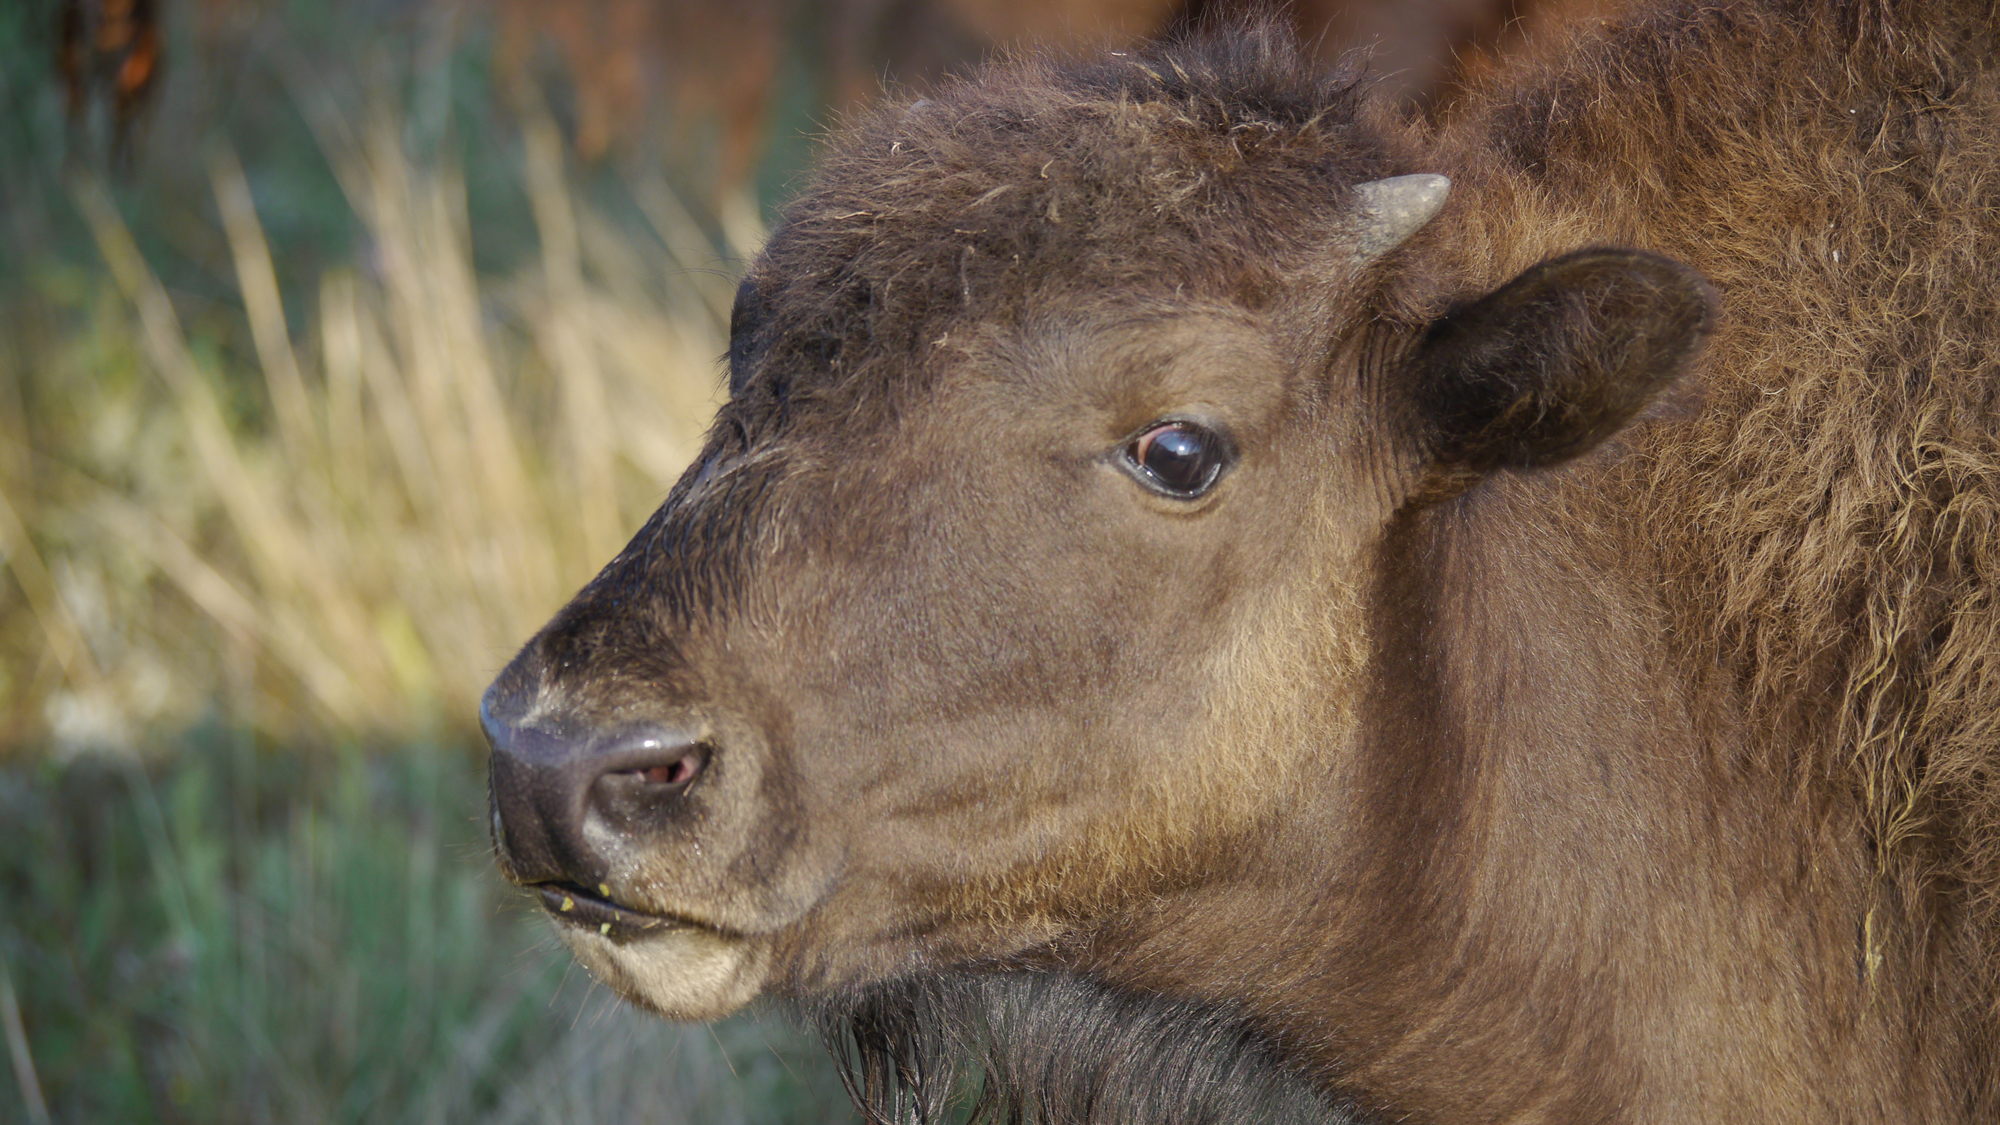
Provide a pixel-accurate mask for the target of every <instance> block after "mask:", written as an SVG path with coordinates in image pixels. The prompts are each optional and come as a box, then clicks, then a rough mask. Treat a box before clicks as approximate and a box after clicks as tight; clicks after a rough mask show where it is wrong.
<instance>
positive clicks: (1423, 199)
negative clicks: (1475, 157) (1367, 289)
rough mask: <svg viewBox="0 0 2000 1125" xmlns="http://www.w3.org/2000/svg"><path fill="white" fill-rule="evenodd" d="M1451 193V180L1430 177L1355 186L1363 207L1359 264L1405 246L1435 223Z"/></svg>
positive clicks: (1357, 245)
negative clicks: (1425, 227) (1439, 209)
mask: <svg viewBox="0 0 2000 1125" xmlns="http://www.w3.org/2000/svg"><path fill="white" fill-rule="evenodd" d="M1450 194H1451V181H1450V180H1448V179H1446V178H1444V177H1443V176H1438V175H1430V174H1419V175H1415V176H1390V177H1389V178H1388V179H1386V180H1371V181H1369V182H1368V183H1365V184H1356V185H1354V198H1355V199H1356V200H1357V201H1358V202H1359V203H1360V205H1361V206H1360V214H1359V216H1358V217H1357V218H1356V221H1355V226H1356V230H1357V233H1358V234H1359V236H1360V237H1359V240H1358V241H1357V242H1356V243H1355V246H1354V260H1355V262H1356V263H1361V262H1370V261H1373V260H1375V259H1376V258H1379V257H1381V256H1382V255H1384V254H1387V253H1388V252H1389V251H1391V250H1394V249H1395V248H1396V247H1398V246H1401V245H1402V244H1403V240H1404V239H1406V238H1408V237H1410V236H1411V235H1413V234H1415V233H1417V228H1419V227H1421V226H1423V225H1424V224H1425V223H1427V222H1430V221H1431V216H1433V215H1435V214H1437V213H1438V208H1440V207H1443V206H1444V200H1445V197H1446V196H1448V195H1450Z"/></svg>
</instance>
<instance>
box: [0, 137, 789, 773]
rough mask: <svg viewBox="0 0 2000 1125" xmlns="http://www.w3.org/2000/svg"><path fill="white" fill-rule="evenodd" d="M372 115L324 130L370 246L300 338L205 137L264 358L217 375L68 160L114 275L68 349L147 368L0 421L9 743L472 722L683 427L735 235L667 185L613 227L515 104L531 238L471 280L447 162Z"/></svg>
mask: <svg viewBox="0 0 2000 1125" xmlns="http://www.w3.org/2000/svg"><path fill="white" fill-rule="evenodd" d="M395 137H396V132H395V130H394V129H393V128H390V127H387V126H384V127H380V128H376V129H374V130H372V131H370V132H368V133H367V134H366V135H364V136H361V137H359V138H358V139H356V140H355V141H354V142H352V143H351V144H348V145H346V146H344V147H345V151H335V152H334V154H333V155H334V159H335V164H336V166H337V167H338V169H339V171H340V175H341V178H342V183H343V186H344V188H345V189H346V191H347V194H348V198H349V201H350V203H351V205H352V206H353V207H354V209H355V212H356V214H357V215H358V216H359V217H360V219H361V220H362V222H363V224H364V226H365V229H366V232H367V235H368V237H367V245H368V246H369V251H368V253H367V254H366V255H365V258H364V260H362V261H359V262H356V263H354V264H353V265H351V266H350V267H348V268H345V269H341V270H337V271H334V272H330V273H328V274H327V275H326V276H324V277H323V278H322V279H321V280H320V283H319V286H318V294H317V298H318V299H317V302H316V304H315V307H313V308H312V309H311V310H309V315H307V316H305V317H303V318H301V319H303V320H304V321H305V322H306V323H308V324H309V328H308V329H307V330H306V331H305V332H303V333H302V334H300V335H299V336H298V337H296V338H295V337H294V335H293V334H292V332H291V331H290V330H289V329H288V326H287V317H286V309H285V308H284V305H283V301H282V298H281V295H280V291H279V286H278V282H277V274H276V271H275V270H274V268H273V264H272V259H271V250H270V248H269V246H268V245H267V243H266V241H265V238H264V234H263V230H262V227H261V225H260V223H259V221H258V215H257V212H256V208H255V206H254V204H253V202H252V199H251V193H250V189H249V186H248V183H247V182H246V180H245V177H244V174H243V171H242V170H241V168H239V167H238V166H237V164H236V162H235V161H234V160H233V158H231V157H229V156H227V155H223V156H219V157H217V158H216V159H214V160H213V161H212V163H211V169H210V172H211V176H212V180H213V183H214V186H215V196H216V201H217V204H218V210H219V212H220V214H221V215H222V218H223V226H224V232H225V233H226V235H227V238H228V244H229V247H230V249H231V253H232V257H233V260H234V265H235V274H236V283H237V289H238V293H239V294H240V298H241V315H242V317H243V318H244V320H245V321H247V337H248V339H249V340H250V341H251V342H252V343H253V344H254V349H253V351H254V355H255V359H256V367H257V368H258V370H257V371H255V372H228V371H219V370H217V366H218V361H217V360H215V359H214V358H213V354H212V353H213V349H210V350H209V351H208V352H206V353H205V352H204V351H203V350H202V349H201V348H199V347H198V346H197V344H198V341H197V340H196V339H194V338H193V337H191V335H190V333H189V332H188V331H187V330H185V329H184V327H183V323H182V319H181V316H180V315H179V313H178V312H177V310H176V307H175V304H174V302H173V300H171V299H170V297H169V295H168V293H167V292H166V291H165V289H163V287H162V286H161V284H160V282H159V281H158V279H157V278H156V277H155V276H154V274H153V273H151V272H150V271H149V270H148V268H147V266H146V263H145V261H144V260H143V259H142V257H141V255H140V253H139V251H138V250H137V248H136V247H135V244H134V241H133V239H132V237H131V235H130V233H129V232H128V231H127V229H126V227H125V225H124V224H123V222H122V221H121V219H120V217H119V214H118V212H117V211H116V209H115V207H114V205H113V203H112V201H111V199H110V197H109V196H108V195H107V193H106V192H105V191H104V190H103V189H102V188H100V187H98V186H96V185H94V184H89V183H85V184H82V185H80V186H79V187H78V189H77V199H78V202H79V205H80V207H81V209H82V211H83V213H84V214H85V216H86V217H87V218H88V220H89V223H90V226H91V228H92V230H93V231H94V233H95V236H96V239H97V242H98V245H99V247H100V248H101V250H102V253H103V258H104V261H105V263H106V264H107V266H108V267H109V271H110V276H111V278H112V279H113V281H114V282H115V289H113V290H112V292H114V293H115V299H108V300H107V301H105V302H104V305H105V310H104V312H103V313H102V315H101V316H100V317H99V318H98V323H97V324H96V325H95V335H96V339H95V340H94V341H93V342H92V345H91V346H92V347H93V348H94V349H96V351H97V352H98V353H102V354H103V355H105V356H109V357H112V359H111V360H102V361H100V362H104V363H111V362H112V360H122V361H123V362H128V363H130V364H132V365H134V366H136V367H138V368H141V369H143V370H144V372H145V374H143V375H140V376H138V377H136V378H134V379H132V380H129V381H128V382H129V385H117V381H116V380H110V379H105V380H99V379H96V378H95V377H94V374H93V378H91V379H90V380H87V381H86V383H87V384H88V389H86V390H85V391H83V392H80V393H83V394H87V395H89V396H92V398H91V401H90V402H89V403H86V404H81V405H79V406H78V407H77V409H76V410H75V411H74V412H73V413H74V414H75V415H76V417H78V418H83V419H85V420H86V421H83V422H77V423H76V424H74V425H70V426H68V427H64V426H61V425H51V426H43V425H41V424H40V422H41V420H40V419H38V418H37V417H34V416H32V412H29V415H28V416H26V417H16V418H15V419H14V424H11V425H9V426H7V427H5V428H4V431H0V442H3V443H4V448H0V548H4V551H5V565H6V567H7V568H8V569H9V571H10V572H11V574H12V577H13V579H14V584H15V586H16V592H17V594H18V596H17V594H16V592H9V594H8V598H9V601H10V602H11V604H8V603H6V602H0V607H3V608H0V626H4V628H6V629H7V630H9V631H10V632H11V634H12V636H11V640H12V647H13V648H14V650H15V652H16V653H28V654H30V655H29V656H28V657H27V658H26V659H17V660H14V661H11V662H10V663H11V664H13V665H16V666H18V667H17V668H16V669H15V670H14V672H13V674H12V675H10V676H9V677H8V679H7V681H6V683H5V684H4V702H5V705H6V708H7V711H8V713H9V715H10V717H11V719H12V723H11V727H10V730H11V735H12V737H11V739H10V741H11V742H13V743H14V744H15V745H17V746H18V745H25V744H29V743H34V742H40V741H42V740H43V739H44V738H45V737H46V736H47V735H51V734H52V735H53V736H54V737H55V738H56V739H57V741H58V742H59V743H61V744H64V745H70V746H77V745H85V744H92V743H96V744H102V745H105V746H128V745H132V744H134V740H133V735H134V734H135V732H137V731H140V730H144V729H147V728H149V727H153V726H155V725H157V724H160V723H170V724H171V723H182V722H188V721H193V720H196V719H199V718H200V717H202V716H203V715H204V714H205V713H206V714H209V715H212V716H217V717H221V718H224V719H227V720H229V721H242V720H247V721H249V722H252V723H254V724H255V725H257V726H259V727H262V728H264V729H266V730H269V731H272V732H273V733H279V734H283V735H285V736H288V737H294V738H296V737H299V736H301V735H305V736H308V737H310V736H311V734H312V733H313V732H322V733H323V732H329V731H339V732H352V733H358V734H363V735H365V734H366V733H368V732H387V731H404V730H408V729H411V728H412V727H413V726H417V727H421V726H424V725H427V724H437V723H443V724H445V725H464V724H469V723H470V721H471V720H472V717H473V714H474V708H475V707H476V703H477V699H478V694H479V692H480V690H481V689H482V687H483V686H484V684H485V682H486V680H487V679H488V678H489V676H490V675H491V674H492V673H493V672H494V671H496V670H497V669H498V668H499V667H500V666H501V665H502V664H503V663H504V662H505V661H506V659H507V658H508V657H509V656H510V655H511V653H512V651H513V649H514V648H515V647H516V646H518V645H519V644H520V643H521V642H522V641H524V640H525V639H526V638H527V637H528V636H529V634H530V633H531V632H532V630H533V629H534V628H535V627H537V626H538V625H539V624H540V623H541V622H542V621H543V620H544V619H545V618H546V617H547V615H548V614H549V613H550V612H551V611H553V610H554V609H555V608H556V607H557V606H558V605H560V604H561V603H562V601H563V600H564V599H565V598H566V597H567V596H568V595H569V593H570V592H572V591H573V590H574V589H575V588H576V587H577V586H578V585H579V584H580V583H581V582H582V581H584V580H585V579H587V578H588V577H589V575H590V574H591V572H592V570H593V569H594V568H595V567H596V566H598V565H600V564H602V563H603V562H604V561H606V560H608V559H609V558H610V557H611V555H612V554H613V553H615V551H616V550H617V548H618V547H619V546H620V545H621V544H622V542H623V537H624V536H625V535H627V534H629V532H630V531H631V529H633V528H634V527H636V525H637V524H638V522H639V521H640V520H641V519H642V518H643V517H644V515H645V513H646V511H647V510H649V509H650V507H651V506H652V505H654V504H656V503H657V502H658V501H659V499H660V498H661V497H662V496H663V495H664V494H665V492H666V489H667V487H668V486H669V484H670V483H671V482H672V479H673V478H674V477H675V476H676V475H677V474H678V473H679V471H680V469H681V467H682V465H683V464H684V463H685V462H686V461H687V460H688V459H689V457H690V456H691V455H692V454H693V452H694V451H695V449H696V447H697V443H698V441H699V438H700V434H701V431H702V429H703V427H704V426H705V425H706V422H707V419H708V417H709V415H710V414H711V413H712V411H713V409H714V406H715V403H716V400H717V396H718V394H719V384H718V375H719V371H718V365H717V357H718V356H719V355H720V354H721V352H722V350H723V348H724V344H725V339H724V337H725V330H726V316H727V310H728V302H729V299H730V297H731V292H732V289H733V279H732V275H733V274H734V273H735V263H736V262H737V261H740V260H741V259H742V258H743V257H745V256H747V254H748V253H749V252H750V250H751V248H750V247H747V246H745V247H731V248H722V247H716V246H714V245H712V244H710V242H709V241H708V240H707V238H706V237H705V236H704V235H703V234H702V231H701V227H700V226H699V225H698V224H697V223H696V222H694V221H693V220H692V219H691V218H690V217H689V216H688V214H687V212H686V211H685V210H684V209H683V208H682V207H681V206H680V204H679V202H678V200H677V199H676V197H675V196H674V195H673V193H672V192H671V191H670V190H669V189H668V188H667V187H666V186H665V184H664V182H663V181H662V182H658V183H652V184H641V185H638V186H637V187H636V188H635V189H634V194H635V196H636V198H638V199H639V201H640V203H641V208H642V210H643V211H644V212H645V213H646V214H647V216H648V218H649V220H650V221H651V223H652V226H653V230H652V231H650V232H641V234H639V235H635V233H634V232H631V231H627V230H619V229H614V228H613V227H612V226H611V225H609V224H608V223H607V222H606V221H604V220H603V219H602V218H600V217H598V216H596V215H594V214H593V213H592V212H591V211H590V210H589V209H587V208H585V207H582V206H580V205H579V203H578V201H577V200H576V198H575V197H574V196H573V195H572V194H571V193H570V191H569V190H568V186H567V180H566V173H565V170H564V166H563V154H562V145H561V143H560V141H559V139H558V137H557V135H556V133H555V130H554V129H553V127H551V126H550V125H549V124H548V123H547V122H545V121H541V122H531V123H530V124H529V126H528V128H527V130H526V144H525V146H524V148H525V151H526V154H527V158H526V160H525V177H524V180H525V184H526V187H527V189H528V194H529V197H530V199H531V201H532V204H533V212H534V216H535V222H536V226H537V230H538V234H539V237H540V254H539V259H538V261H537V262H535V263H534V268H532V269H530V270H527V271H524V272H523V273H521V274H520V275H518V276H514V277H512V278H509V279H505V280H504V281H501V282H494V281H492V280H491V279H482V278H480V277H479V276H477V275H476V273H475V272H474V269H473V266H472V255H471V236H470V233H469V232H468V230H467V222H466V209H465V201H464V191H463V187H462V185H461V184H460V183H459V182H458V180H457V179H456V178H455V177H454V175H453V174H452V173H451V172H450V171H449V170H439V169H435V168H425V167H422V166H420V165H418V164H417V163H415V162H413V161H412V160H411V159H409V158H408V157H407V156H406V155H405V153H404V152H403V150H402V148H401V147H400V146H399V144H398V143H397V141H396V140H395ZM331 147H334V148H335V149H336V150H338V149H340V148H341V147H342V146H340V145H338V144H335V145H333V146H331ZM295 311H296V310H295ZM38 358H39V357H37V356H36V355H34V354H32V353H30V354H27V355H18V354H17V355H16V357H15V358H14V360H13V363H14V364H15V365H16V367H17V369H16V370H14V371H13V372H11V374H12V376H13V378H15V379H26V378H30V377H31V376H29V375H28V374H26V372H28V371H32V370H34V368H35V364H36V363H37V361H38ZM224 362H226V361H224ZM4 363H5V361H0V365H4ZM5 373H7V372H0V374H5ZM231 375H235V376H236V378H233V379H232V378H231ZM244 385H250V386H259V385H261V387H262V388H263V390H264V392H265V398H264V401H263V402H262V404H261V405H262V408H261V409H254V408H253V409H248V410H246V409H244V408H243V406H242V404H241V403H240V402H237V401H236V400H235V399H233V398H232V397H231V393H230V390H231V388H239V389H240V388H241V387H242V386H244ZM19 397H20V396H19V395H17V396H16V399H17V400H18V399H19ZM236 397H237V398H240V397H242V396H241V395H240V394H238V395H237V396H236ZM100 398H101V399H102V400H103V401H101V402H100V401H98V399H100ZM107 430H108V431H109V432H107Z"/></svg>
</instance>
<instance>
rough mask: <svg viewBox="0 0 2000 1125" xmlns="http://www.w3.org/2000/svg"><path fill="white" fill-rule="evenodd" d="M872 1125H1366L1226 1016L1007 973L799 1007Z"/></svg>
mask: <svg viewBox="0 0 2000 1125" xmlns="http://www.w3.org/2000/svg"><path fill="white" fill-rule="evenodd" d="M806 1016H807V1019H808V1020H809V1022H811V1023H812V1024H814V1025H816V1026H817V1028H818V1029H819V1032H820V1034H821V1036H822V1037H823V1038H824V1039H825V1041H826V1044H827V1047H828V1049H829V1050H830V1051H832V1053H833V1057H834V1059H835V1061H836V1062H837V1063H838V1064H839V1066H840V1070H841V1080H842V1081H843V1082H844V1083H845V1084H846V1086H847V1092H848V1094H849V1096H850V1097H852V1098H853V1099H854V1104H855V1107H856V1108H858V1109H859V1110H860V1111H861V1114H862V1117H863V1119H864V1120H865V1121H867V1122H868V1123H869V1125H954V1123H961V1122H962V1123H964V1125H1208V1123H1213V1125H1245V1123H1251V1122H1256V1123H1268V1125H1363V1121H1362V1119H1361V1118H1360V1117H1358V1116H1357V1115H1356V1114H1355V1113H1354V1110H1353V1107H1352V1106H1351V1105H1349V1104H1347V1103H1346V1102H1344V1101H1342V1100H1340V1099H1338V1098H1336V1097H1334V1096H1332V1095H1329V1094H1328V1093H1327V1092H1326V1091H1324V1090H1322V1089H1320V1088H1319V1087H1318V1086H1316V1085H1314V1084H1313V1083H1311V1082H1309V1081H1307V1080H1306V1079H1305V1078H1304V1077H1303V1076H1302V1075H1300V1074H1299V1073H1297V1072H1296V1071H1294V1070H1292V1069H1290V1068H1289V1067H1287V1066H1286V1065H1285V1064H1284V1063H1283V1062H1281V1061H1280V1060H1279V1058H1278V1055H1277V1053H1276V1051H1275V1050H1274V1049H1273V1047H1272V1045H1271V1044H1270V1043H1269V1042H1268V1041H1266V1040H1265V1039H1263V1038H1261V1037H1259V1036H1258V1035H1257V1033H1256V1032H1255V1031H1253V1030H1252V1029H1251V1027H1250V1026H1249V1024H1248V1023H1247V1022H1246V1021H1245V1020H1244V1019H1243V1018H1242V1017H1241V1016H1240V1015H1239V1014H1237V1013H1235V1012H1232V1011H1230V1010H1228V1009H1226V1008H1222V1007H1218V1006H1214V1005H1208V1004H1202V1003H1197V1002H1193V1001H1188V1000H1179V999H1174V998H1171V997H1166V996H1160V995H1156V994H1148V993H1138V992H1128V991H1122V990H1119V989H1114V988H1111V987H1109V986H1107V985H1105V984H1103V983H1101V982H1098V981H1094V980H1091V979H1090V978H1088V977H1081V976H1075V975H1070V974H1064V973H1052V972H1026V971H1009V972H995V973H954V974H942V975H934V976H924V977H918V978H912V979H909V980H903V981H894V982H890V983H887V984H882V985H875V986H871V987H869V988H867V989H865V990H863V991H861V992H859V993H849V994H847V995H846V996H845V997H842V998H840V999H836V1000H833V1001H829V1002H827V1003H823V1004H819V1005H815V1006H814V1007H813V1008H812V1009H810V1010H809V1011H807V1013H806Z"/></svg>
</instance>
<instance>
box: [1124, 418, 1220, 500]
mask: <svg viewBox="0 0 2000 1125" xmlns="http://www.w3.org/2000/svg"><path fill="white" fill-rule="evenodd" d="M1223 453H1224V450H1223V443H1222V439H1221V438H1219V437H1217V436H1216V435H1215V434H1214V433H1213V432H1211V431H1209V430H1207V429H1204V428H1203V427H1201V426H1197V425H1195V424H1194V423H1192V422H1168V423H1165V424H1163V425H1159V426H1155V427H1153V428H1152V429H1150V430H1147V431H1146V432H1145V433H1143V434H1140V435H1139V436H1138V437H1137V438H1135V439H1133V441H1132V444H1131V445H1130V446H1127V447H1126V451H1125V455H1126V457H1128V458H1129V459H1130V460H1131V462H1132V464H1133V465H1134V466H1135V467H1137V468H1138V469H1139V470H1140V471H1141V472H1142V474H1143V475H1144V476H1145V477H1146V478H1149V480H1150V482H1151V483H1152V484H1154V485H1156V486H1157V487H1159V488H1160V489H1162V490H1163V491H1166V492H1169V493H1172V494H1174V495H1176V496H1182V497H1190V498H1191V497H1195V496H1199V495H1201V494H1202V493H1203V492H1205V491H1207V490H1208V486H1209V485H1211V484H1214V483H1215V479H1216V477H1217V476H1219V475H1221V472H1222V462H1223Z"/></svg>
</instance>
